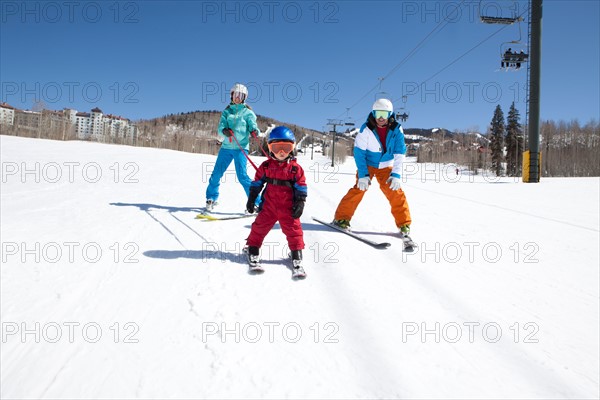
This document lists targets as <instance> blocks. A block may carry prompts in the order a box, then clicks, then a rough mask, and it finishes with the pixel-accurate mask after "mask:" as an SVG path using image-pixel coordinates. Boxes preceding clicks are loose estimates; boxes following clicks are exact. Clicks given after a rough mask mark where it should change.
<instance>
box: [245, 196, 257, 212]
mask: <svg viewBox="0 0 600 400" xmlns="http://www.w3.org/2000/svg"><path fill="white" fill-rule="evenodd" d="M255 201H256V199H254V200H252V199H251V198H250V197H248V201H247V202H246V211H248V213H249V214H254V209H255V208H256V205H255V204H254V202H255Z"/></svg>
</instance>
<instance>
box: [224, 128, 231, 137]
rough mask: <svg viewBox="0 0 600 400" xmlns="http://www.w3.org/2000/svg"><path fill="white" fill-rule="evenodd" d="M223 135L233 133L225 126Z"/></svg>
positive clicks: (229, 135) (228, 135)
mask: <svg viewBox="0 0 600 400" xmlns="http://www.w3.org/2000/svg"><path fill="white" fill-rule="evenodd" d="M223 135H225V136H227V137H231V136H232V135H233V131H232V130H231V129H229V128H225V129H223Z"/></svg>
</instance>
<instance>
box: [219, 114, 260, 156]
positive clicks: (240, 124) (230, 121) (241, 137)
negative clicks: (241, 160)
mask: <svg viewBox="0 0 600 400" xmlns="http://www.w3.org/2000/svg"><path fill="white" fill-rule="evenodd" d="M226 128H229V129H231V130H232V131H233V133H234V135H235V137H236V139H237V140H238V142H239V143H240V146H241V147H242V149H244V150H248V145H249V143H250V132H252V131H256V134H257V136H258V135H259V134H260V130H259V129H258V125H256V114H254V111H252V109H251V108H250V107H249V106H247V105H246V104H243V103H242V104H234V103H231V104H229V105H228V106H227V108H225V110H223V112H222V113H221V121H220V122H219V132H218V133H219V138H221V139H223V145H222V146H221V148H224V149H231V150H234V149H235V150H239V147H238V144H237V143H236V142H235V140H234V139H233V138H230V137H227V136H225V135H223V129H226Z"/></svg>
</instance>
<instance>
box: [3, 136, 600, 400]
mask: <svg viewBox="0 0 600 400" xmlns="http://www.w3.org/2000/svg"><path fill="white" fill-rule="evenodd" d="M0 145H1V155H2V190H1V216H0V217H1V221H2V224H1V234H2V267H1V270H0V272H1V275H0V278H1V287H0V288H1V310H0V311H1V321H2V342H1V346H2V351H1V352H0V361H1V370H0V378H1V381H0V387H1V389H0V395H1V397H2V398H79V399H88V398H90V399H91V398H179V399H183V398H403V397H404V398H473V399H474V398H477V399H481V398H494V399H497V398H539V399H547V398H598V396H599V394H600V393H599V382H598V379H599V378H598V377H599V374H600V369H599V339H600V338H599V325H600V323H599V312H600V310H599V293H600V292H599V281H600V279H599V261H600V260H599V242H600V237H599V234H600V220H599V218H600V217H599V204H600V203H599V193H600V180H599V179H598V178H584V179H579V178H570V179H557V178H555V179H542V181H541V182H540V183H539V184H524V183H521V182H520V181H518V180H515V179H513V178H502V179H496V178H491V177H485V176H481V175H480V176H470V175H466V174H461V175H459V176H457V175H456V173H455V171H454V166H447V167H443V166H442V167H440V166H438V167H437V168H436V166H435V165H420V164H416V163H410V162H409V163H407V164H406V165H405V174H404V177H403V179H404V184H403V188H404V190H405V192H406V194H407V198H408V201H409V204H410V206H411V213H412V217H413V224H412V237H413V239H414V240H415V242H417V243H418V244H419V249H418V251H417V252H415V253H414V254H406V253H403V252H402V251H401V248H402V246H401V242H400V239H399V238H398V237H395V236H394V234H395V226H394V223H393V219H392V217H391V215H390V212H389V207H388V205H387V202H386V200H385V198H384V197H383V194H382V193H381V192H380V191H379V189H378V186H377V184H376V183H374V184H373V185H372V186H371V188H370V189H369V191H368V192H367V193H366V196H365V199H364V201H363V203H362V204H361V205H360V207H359V209H358V211H357V213H356V215H355V217H354V219H353V220H352V226H353V229H354V231H355V232H358V233H360V234H363V235H364V236H365V237H369V238H371V239H373V240H377V241H391V243H392V246H391V247H390V248H389V249H387V250H376V249H373V248H371V247H369V246H367V245H365V244H363V243H360V242H358V241H356V240H354V239H353V238H351V237H348V236H346V235H344V234H341V233H337V232H334V231H330V230H329V229H328V228H326V227H324V226H322V225H319V224H317V223H315V222H314V221H312V219H311V216H316V217H321V218H323V219H327V220H329V219H332V218H333V212H334V210H335V208H336V206H337V203H338V202H339V200H340V199H341V198H342V196H343V195H344V194H345V193H346V191H347V190H348V189H349V188H350V186H352V184H353V183H354V173H355V168H354V162H353V160H352V158H349V159H348V161H347V162H346V163H345V164H344V165H342V166H339V167H336V168H331V167H330V166H329V164H330V161H328V160H326V159H324V158H322V155H321V154H319V155H318V156H319V158H315V160H312V161H311V159H310V153H309V154H301V155H300V156H299V162H300V163H301V165H302V166H303V167H304V169H305V171H306V173H307V178H308V185H309V187H308V200H307V204H306V209H305V212H304V215H303V216H302V222H303V227H304V230H305V241H306V243H307V247H306V250H305V269H306V271H307V273H308V277H307V279H306V280H304V281H293V280H292V279H291V272H290V270H289V269H288V268H287V265H288V261H287V260H286V259H285V256H286V255H287V248H286V246H284V243H285V240H284V236H283V234H282V233H281V231H280V229H279V228H278V225H276V228H275V229H274V230H273V231H272V232H271V233H270V235H269V236H267V241H268V243H267V244H266V245H265V247H264V248H263V260H265V261H264V262H263V264H264V265H265V268H266V272H265V273H264V274H263V275H261V276H252V275H249V274H248V273H247V266H246V263H245V260H244V257H243V256H242V253H241V249H242V246H243V244H244V239H245V238H246V236H247V235H248V233H249V227H250V224H251V222H252V219H239V220H232V221H220V222H206V221H200V220H196V219H194V217H195V215H196V214H197V212H198V210H199V207H201V206H203V205H204V201H205V198H204V191H205V188H206V184H207V181H208V177H209V175H210V171H211V169H212V165H213V163H214V161H215V157H214V156H208V155H197V154H188V153H180V152H174V151H170V150H159V149H150V148H133V147H126V146H116V145H104V144H98V143H88V142H58V141H48V140H37V139H25V138H17V137H7V136H0ZM260 160H261V158H259V157H257V158H255V162H259V161H260ZM232 167H233V166H232ZM249 172H250V173H251V174H252V175H254V173H253V171H252V167H251V166H249ZM221 189H222V192H221V198H220V205H219V207H218V208H217V209H216V211H218V212H234V211H242V210H243V208H244V204H245V198H244V192H243V190H242V187H241V186H240V185H239V184H238V183H236V182H235V174H234V172H233V170H232V171H231V173H228V174H227V175H226V182H225V183H224V184H223V185H222V186H221Z"/></svg>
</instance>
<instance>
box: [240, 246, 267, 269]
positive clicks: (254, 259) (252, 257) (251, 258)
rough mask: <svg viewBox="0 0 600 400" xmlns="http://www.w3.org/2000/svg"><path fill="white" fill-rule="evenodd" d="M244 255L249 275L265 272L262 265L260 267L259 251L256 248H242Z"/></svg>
mask: <svg viewBox="0 0 600 400" xmlns="http://www.w3.org/2000/svg"><path fill="white" fill-rule="evenodd" d="M244 253H246V256H247V258H248V267H249V268H250V269H249V271H248V272H249V273H251V274H261V273H263V272H265V270H264V269H263V267H262V265H260V249H259V248H258V247H256V246H246V247H244Z"/></svg>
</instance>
